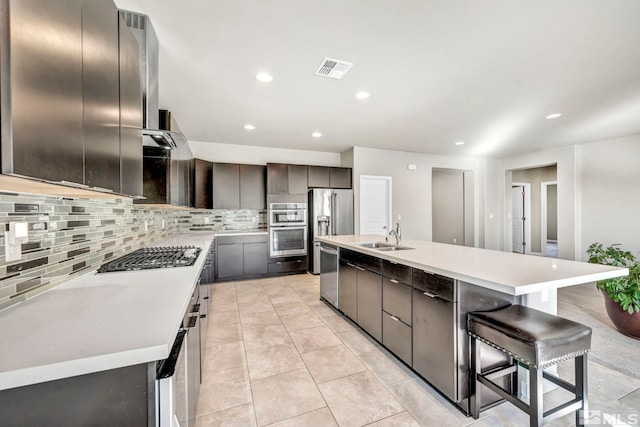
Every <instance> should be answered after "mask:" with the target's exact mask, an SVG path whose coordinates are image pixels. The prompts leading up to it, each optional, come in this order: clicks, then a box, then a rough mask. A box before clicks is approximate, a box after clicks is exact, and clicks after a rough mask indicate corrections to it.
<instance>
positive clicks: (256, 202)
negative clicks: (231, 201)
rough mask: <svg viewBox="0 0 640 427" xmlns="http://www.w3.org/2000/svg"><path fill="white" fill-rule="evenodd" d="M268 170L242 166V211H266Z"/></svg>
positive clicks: (262, 167) (254, 166)
mask: <svg viewBox="0 0 640 427" xmlns="http://www.w3.org/2000/svg"><path fill="white" fill-rule="evenodd" d="M266 187H267V174H266V168H265V167H264V166H261V165H240V209H258V210H260V209H266V208H267V199H266V190H267V188H266Z"/></svg>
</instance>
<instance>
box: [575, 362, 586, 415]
mask: <svg viewBox="0 0 640 427" xmlns="http://www.w3.org/2000/svg"><path fill="white" fill-rule="evenodd" d="M574 363H575V374H576V399H580V398H582V414H583V417H580V411H579V410H578V411H576V426H583V425H584V423H581V422H580V421H581V418H582V421H584V419H585V418H586V417H587V415H588V413H589V398H588V396H587V392H588V388H587V355H586V353H585V354H583V355H582V356H578V357H576V358H575V359H574Z"/></svg>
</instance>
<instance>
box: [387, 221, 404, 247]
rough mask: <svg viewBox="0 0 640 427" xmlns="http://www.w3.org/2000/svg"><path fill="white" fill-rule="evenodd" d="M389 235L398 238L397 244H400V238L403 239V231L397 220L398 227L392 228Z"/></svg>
mask: <svg viewBox="0 0 640 427" xmlns="http://www.w3.org/2000/svg"><path fill="white" fill-rule="evenodd" d="M389 236H393V237H395V238H396V246H398V245H400V240H401V239H402V231H401V230H400V223H399V222H396V229H395V230H391V231H390V232H389Z"/></svg>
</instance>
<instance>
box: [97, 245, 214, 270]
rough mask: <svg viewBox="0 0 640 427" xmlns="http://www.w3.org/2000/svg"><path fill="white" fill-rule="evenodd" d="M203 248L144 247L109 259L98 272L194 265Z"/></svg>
mask: <svg viewBox="0 0 640 427" xmlns="http://www.w3.org/2000/svg"><path fill="white" fill-rule="evenodd" d="M201 250H202V249H200V248H196V247H195V246H160V247H155V248H142V249H138V250H137V251H133V252H131V253H130V254H127V255H124V256H121V257H120V258H116V259H114V260H112V261H109V262H107V263H105V264H102V266H101V267H100V268H99V269H98V273H110V272H113V271H130V270H146V269H151V268H171V267H189V266H191V265H193V264H194V263H195V262H196V260H197V259H198V255H200V251H201Z"/></svg>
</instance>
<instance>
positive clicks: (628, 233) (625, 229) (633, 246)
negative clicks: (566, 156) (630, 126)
mask: <svg viewBox="0 0 640 427" xmlns="http://www.w3.org/2000/svg"><path fill="white" fill-rule="evenodd" d="M639 161H640V135H634V136H631V137H627V138H619V139H615V140H609V141H601V142H596V143H592V144H585V145H583V146H582V171H581V174H580V179H581V181H582V226H583V228H582V249H583V251H584V250H586V249H587V247H588V246H589V245H590V244H591V243H594V242H600V243H602V244H605V245H609V244H611V243H621V244H622V247H623V249H626V250H630V251H632V252H633V253H634V254H635V255H636V256H640V254H639V252H640V167H639V165H638V163H639ZM559 187H560V185H558V189H559ZM582 259H586V256H585V255H584V254H583V255H582Z"/></svg>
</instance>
